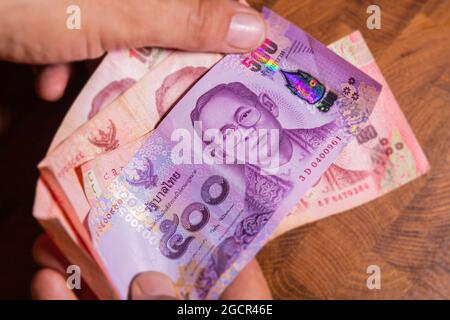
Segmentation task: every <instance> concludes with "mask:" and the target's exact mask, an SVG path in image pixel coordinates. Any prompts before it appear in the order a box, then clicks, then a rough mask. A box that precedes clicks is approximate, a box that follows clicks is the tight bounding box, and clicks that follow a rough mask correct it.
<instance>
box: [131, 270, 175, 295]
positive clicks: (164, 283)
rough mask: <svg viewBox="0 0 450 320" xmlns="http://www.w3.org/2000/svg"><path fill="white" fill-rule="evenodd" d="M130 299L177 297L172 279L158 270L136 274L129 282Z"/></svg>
mask: <svg viewBox="0 0 450 320" xmlns="http://www.w3.org/2000/svg"><path fill="white" fill-rule="evenodd" d="M130 298H131V299H132V300H172V299H177V298H176V293H175V287H174V284H173V282H172V280H171V279H170V278H169V277H168V276H166V275H164V274H163V273H160V272H155V271H148V272H143V273H141V274H138V275H137V276H136V277H135V278H134V280H133V282H132V283H131V289H130Z"/></svg>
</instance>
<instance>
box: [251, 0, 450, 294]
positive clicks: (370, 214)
mask: <svg viewBox="0 0 450 320" xmlns="http://www.w3.org/2000/svg"><path fill="white" fill-rule="evenodd" d="M250 2H251V3H252V4H253V5H254V6H258V7H260V6H262V5H266V6H268V7H271V8H272V9H273V10H274V11H276V12H277V13H279V14H280V15H282V16H284V17H286V18H287V19H288V20H290V21H292V22H293V23H295V24H297V25H299V26H300V27H301V28H303V29H304V30H306V31H307V32H309V33H310V34H311V35H313V36H314V37H316V38H317V39H319V40H320V41H322V42H323V43H326V44H327V43H331V42H333V41H335V40H337V39H339V38H341V37H342V36H345V35H347V34H349V33H350V32H351V31H353V30H356V29H358V30H360V31H361V32H362V34H363V36H364V38H365V39H366V42H367V43H368V45H369V47H370V49H371V51H372V53H373V55H374V56H375V59H376V60H377V63H378V65H379V67H380V69H381V70H382V72H383V74H384V76H385V78H386V80H387V82H388V83H389V85H390V87H391V89H392V91H393V92H394V95H395V96H396V97H397V100H398V102H399V104H400V106H401V108H402V110H403V112H404V113H405V115H406V117H407V119H408V121H409V123H410V125H411V127H412V129H413V131H414V132H415V134H416V136H417V138H418V140H419V142H420V144H421V145H422V147H423V149H424V151H425V154H426V155H427V157H428V160H429V162H430V164H431V167H432V169H431V172H430V173H429V174H427V175H426V176H424V177H421V178H419V179H417V180H415V181H414V182H412V183H409V184H408V185H406V186H404V187H402V188H400V189H398V190H396V191H394V192H392V193H390V194H388V195H386V196H384V197H381V198H380V199H377V200H375V201H372V202H370V203H368V204H366V205H364V206H362V207H358V208H356V209H353V210H350V211H348V212H345V213H342V214H339V215H337V216H334V217H331V218H327V219H325V220H322V221H319V222H317V223H314V224H311V225H307V226H304V227H300V228H297V229H295V230H292V231H290V232H288V233H287V234H284V235H283V236H282V237H280V238H278V239H276V240H275V241H272V242H271V243H269V245H267V246H266V247H265V248H264V249H263V250H262V252H261V253H260V254H259V255H258V260H259V262H260V263H261V265H262V267H263V270H264V273H265V275H266V278H267V279H268V281H269V284H270V287H271V289H272V293H273V295H274V297H275V298H278V299H322V298H327V299H391V298H392V299H405V298H413V299H416V298H433V299H434V298H438V299H442V298H445V299H449V298H450V151H449V150H450V142H449V141H450V125H449V123H450V1H439V0H436V1H433V0H432V1H426V0H425V1H417V0H397V1H318V0H298V1H292V0H278V1H275V0H272V1H271V0H268V1H250ZM370 4H377V5H379V6H380V7H381V29H380V30H369V29H368V28H367V27H366V19H367V17H368V16H369V15H368V14H367V13H366V9H367V7H368V6H369V5H370ZM369 265H378V266H379V267H380V270H381V289H380V290H369V289H368V288H367V284H366V281H367V278H368V277H369V274H367V273H366V272H367V267H368V266H369Z"/></svg>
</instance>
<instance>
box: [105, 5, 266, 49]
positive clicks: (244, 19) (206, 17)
mask: <svg viewBox="0 0 450 320" xmlns="http://www.w3.org/2000/svg"><path fill="white" fill-rule="evenodd" d="M108 3H109V2H108ZM97 7H100V6H97ZM123 7H124V5H121V6H118V5H116V6H115V7H113V8H111V13H110V16H111V17H114V18H115V19H116V20H115V21H114V22H113V21H111V22H113V23H109V24H107V25H102V26H99V30H98V31H99V32H100V35H99V38H100V39H102V42H103V43H104V45H105V46H106V48H104V49H106V50H108V49H110V47H113V46H117V45H120V46H125V47H132V48H135V47H142V46H159V47H170V48H177V49H183V50H190V51H214V52H244V51H249V50H251V49H254V48H256V47H258V45H259V44H260V43H261V42H262V41H263V40H264V38H265V31H266V30H265V29H266V27H265V23H264V21H263V19H262V17H261V15H260V14H259V13H258V12H257V11H256V10H254V9H252V8H250V7H248V6H246V5H243V4H240V3H238V2H237V1H232V0H132V1H127V4H126V10H124V8H123ZM101 10H103V9H101ZM124 11H125V14H124Z"/></svg>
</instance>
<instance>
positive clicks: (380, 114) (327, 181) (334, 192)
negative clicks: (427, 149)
mask: <svg viewBox="0 0 450 320" xmlns="http://www.w3.org/2000/svg"><path fill="white" fill-rule="evenodd" d="M329 48H330V49H332V50H333V51H334V52H336V53H337V54H339V55H340V56H341V57H343V58H344V59H346V60H347V61H349V62H351V63H352V64H353V65H354V66H356V67H358V68H359V69H361V70H362V71H364V72H365V73H366V74H368V75H370V76H371V77H373V78H374V79H375V80H377V81H378V82H379V83H381V84H382V86H383V88H382V90H381V94H380V97H379V99H378V101H377V103H376V105H375V108H374V110H373V112H372V114H371V115H370V117H369V120H368V122H367V124H366V126H364V128H362V129H361V131H360V132H359V133H358V134H357V135H356V137H355V139H353V141H351V142H350V143H349V145H348V146H347V147H346V148H345V149H344V150H343V152H342V153H341V154H340V155H339V156H338V158H337V159H336V161H335V162H334V163H333V164H332V165H331V166H330V168H329V169H328V170H327V171H326V172H325V173H324V174H323V175H322V177H321V178H320V179H319V180H318V181H317V182H316V184H315V185H314V187H313V188H311V189H310V190H309V191H308V192H307V193H306V194H305V195H304V196H303V197H302V199H301V201H299V203H298V205H297V207H296V208H295V209H294V210H293V211H291V213H290V214H289V216H288V217H286V219H285V220H284V221H283V223H282V224H281V225H280V227H279V228H278V230H277V232H276V233H275V234H274V237H276V236H277V235H280V234H282V233H284V232H286V231H288V230H290V229H293V228H295V227H298V226H300V225H303V224H306V223H310V222H312V221H316V220H318V219H322V218H325V217H328V216H330V215H333V214H336V213H339V212H342V211H345V210H349V209H352V208H355V207H357V206H359V205H362V204H364V203H366V202H369V201H371V200H373V199H375V198H377V197H379V196H381V195H383V194H385V193H387V192H389V191H392V190H394V189H396V188H398V187H400V186H402V185H403V184H405V183H407V182H409V181H411V180H413V179H415V178H417V177H419V176H421V175H422V174H424V173H426V172H427V171H428V170H429V168H430V167H429V164H428V161H427V159H426V157H425V154H424V153H423V151H422V149H421V147H420V145H419V143H418V142H417V140H416V138H415V136H414V133H413V132H412V130H411V128H410V127H409V125H408V122H407V120H406V118H405V116H404V115H403V113H402V111H401V109H400V107H399V105H398V103H397V101H396V100H395V97H394V95H393V93H392V91H391V89H390V88H389V86H388V84H387V83H386V80H385V79H384V77H383V75H382V73H381V71H380V69H379V68H378V66H377V64H376V62H375V60H374V58H373V56H372V54H371V53H370V50H369V48H368V47H367V44H366V42H365V41H364V39H363V37H362V35H361V33H360V32H359V31H355V32H353V33H352V34H350V35H348V36H346V37H344V38H342V39H340V40H338V41H336V42H335V43H333V44H331V45H330V46H329ZM343 90H344V93H345V95H347V96H349V97H353V96H356V95H358V94H359V93H358V91H357V89H356V88H355V86H354V84H351V83H348V84H346V85H345V87H344V88H343Z"/></svg>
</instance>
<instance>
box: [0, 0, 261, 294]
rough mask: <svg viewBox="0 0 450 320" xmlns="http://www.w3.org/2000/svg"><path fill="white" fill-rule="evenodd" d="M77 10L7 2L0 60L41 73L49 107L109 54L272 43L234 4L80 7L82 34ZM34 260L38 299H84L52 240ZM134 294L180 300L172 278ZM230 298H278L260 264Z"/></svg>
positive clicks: (0, 12) (61, 4)
mask: <svg viewBox="0 0 450 320" xmlns="http://www.w3.org/2000/svg"><path fill="white" fill-rule="evenodd" d="M125 3H126V5H125ZM72 4H73V1H71V0H42V1H34V0H21V1H17V0H2V1H1V2H0V16H1V17H2V19H0V60H6V61H11V62H17V63H27V64H32V65H37V66H39V68H38V69H39V73H38V75H37V78H36V91H37V93H38V95H39V96H40V97H41V98H43V99H45V100H49V101H54V100H57V99H59V98H60V97H61V96H62V95H63V94H64V91H65V89H66V86H67V83H68V80H69V78H70V74H71V63H72V62H74V61H84V60H91V59H96V58H100V57H101V56H102V55H103V54H104V53H105V52H107V51H111V50H116V49H121V48H139V47H145V46H152V47H167V48H177V49H181V50H189V51H203V52H223V53H228V52H237V53H240V52H247V51H250V50H252V49H254V48H256V47H258V46H259V45H260V44H261V42H262V41H263V39H264V38H265V31H266V30H265V28H266V27H265V24H264V21H263V20H262V18H261V16H260V14H259V13H258V12H257V11H255V10H253V9H252V8H249V7H248V6H246V5H242V4H240V3H238V2H237V1H232V0H128V1H126V2H124V1H120V0H97V1H89V0H78V1H77V5H78V6H79V7H80V13H81V29H79V30H69V29H68V28H67V27H66V19H67V18H68V14H67V12H66V10H67V8H68V7H69V6H70V5H72ZM99 17H100V18H99ZM174 22H176V26H177V27H176V28H174ZM33 255H34V257H35V259H36V261H37V262H38V263H39V264H40V265H41V266H42V267H43V269H42V270H40V271H39V272H38V273H37V274H36V275H35V277H34V279H33V281H32V295H33V297H34V298H39V299H75V298H78V296H77V295H76V294H75V293H74V292H73V291H71V290H68V289H67V287H66V282H65V277H64V276H65V275H66V273H65V270H66V269H65V266H66V262H65V259H64V257H63V255H62V254H61V253H59V252H58V250H57V249H56V247H55V246H54V245H53V244H52V243H51V241H50V240H49V239H48V238H47V237H45V236H43V237H40V238H39V239H38V240H37V241H36V244H35V246H34V249H33ZM243 279H245V286H244V284H243V283H244V282H243ZM244 289H245V290H244ZM130 291H131V298H139V299H142V298H144V299H146V298H147V299H150V298H155V297H160V296H166V297H167V296H168V297H174V293H173V284H172V283H171V281H170V279H168V278H167V277H165V276H164V275H162V274H156V273H144V274H141V275H139V276H137V277H136V278H135V280H134V281H133V284H132V286H131V290H130ZM86 295H87V297H92V294H89V293H84V296H86ZM82 296H83V294H82ZM222 298H224V299H229V298H234V299H244V298H245V299H258V298H261V299H264V298H270V291H269V289H268V287H267V284H266V282H265V280H264V277H263V275H262V272H261V270H260V269H259V266H258V264H257V262H256V261H252V262H251V263H250V264H249V265H248V266H247V267H246V268H245V269H244V270H243V271H242V273H241V274H240V275H239V276H238V277H237V278H236V280H235V281H234V282H233V284H232V285H231V286H230V287H229V288H228V289H227V290H226V291H225V293H224V294H223V296H222Z"/></svg>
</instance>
